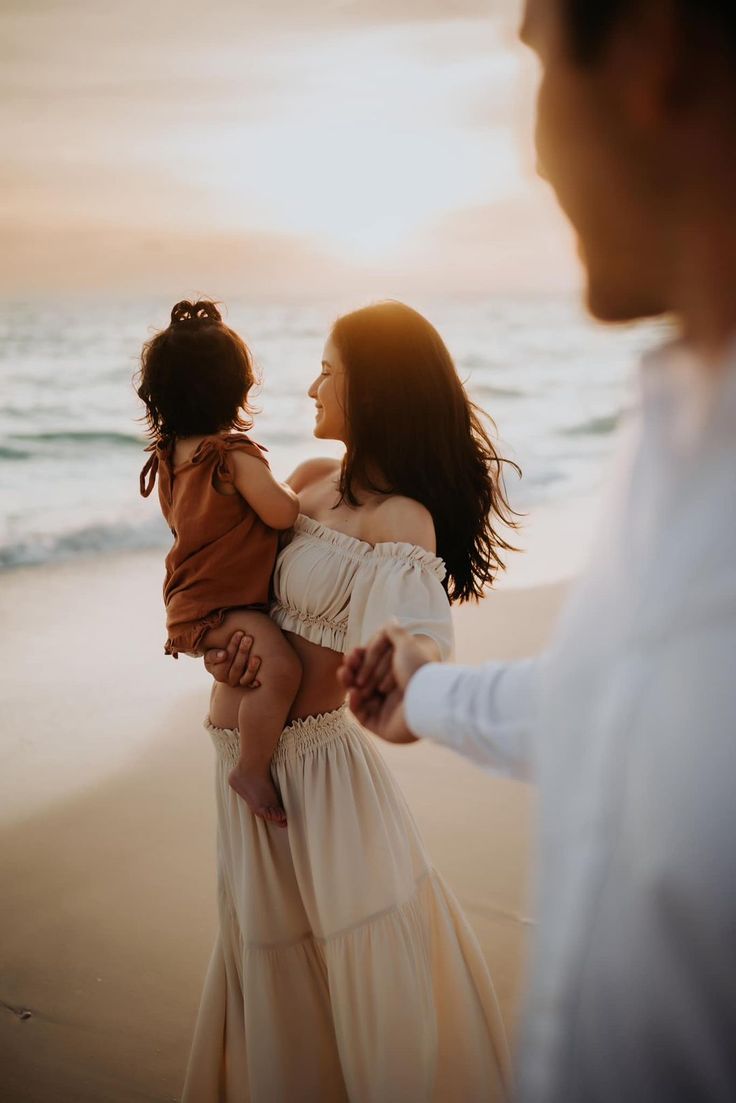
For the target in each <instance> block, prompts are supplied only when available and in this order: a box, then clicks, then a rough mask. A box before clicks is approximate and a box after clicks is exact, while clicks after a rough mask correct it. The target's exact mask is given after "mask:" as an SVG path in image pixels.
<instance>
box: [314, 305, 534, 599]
mask: <svg viewBox="0 0 736 1103" xmlns="http://www.w3.org/2000/svg"><path fill="white" fill-rule="evenodd" d="M332 339H333V340H334V342H335V344H336V345H337V348H338V350H339V352H340V355H341V357H342V360H343V363H344V365H345V372H346V390H345V393H346V417H347V426H348V432H347V436H348V443H347V452H346V455H345V458H344V461H343V466H342V472H341V478H340V493H341V501H343V500H344V501H347V502H349V503H350V504H351V505H358V504H359V502H358V492H359V491H360V490H369V491H374V492H377V493H384V494H401V495H404V496H406V497H408V498H413V499H415V500H416V501H418V502H421V503H422V505H424V506H426V508H427V509H428V510H429V512H430V513H431V515H432V519H433V521H434V526H435V532H436V536H437V554H438V555H439V556H440V557H441V558H442V559H443V560H444V561H445V564H446V566H447V578H446V580H445V585H446V588H447V593H448V597H449V599H450V601H458V602H462V601H469V600H471V599H476V600H477V599H478V598H480V597H481V596H482V595H483V590H484V588H485V587H486V586H489V585H491V584H492V583H493V580H494V578H495V577H496V575H497V574H498V572H499V571H500V570H503V569H504V563H503V560H502V558H501V556H502V553H503V552H506V551H515V550H516V549H515V548H514V547H513V545H512V544H509V543H508V541H507V540H506V538H505V537H504V536H503V535H501V532H500V531H499V525H502V526H504V527H505V528H507V529H510V528H511V529H513V528H516V527H517V523H516V522H515V520H514V517H515V514H514V511H513V510H512V508H511V506H510V505H509V502H508V499H507V496H506V490H505V487H504V479H503V472H504V465H505V464H510V465H511V467H513V468H514V469H515V470H516V471H517V473H518V474H519V475H520V474H521V471H520V470H519V468H518V466H517V465H516V464H515V463H513V462H512V461H510V460H505V459H503V458H502V457H501V456H499V454H498V452H497V451H496V449H495V447H494V445H493V443H492V441H491V438H490V436H489V434H488V432H487V431H486V429H485V428H484V426H483V418H484V414H483V412H482V411H481V410H480V409H479V408H478V407H477V406H476V405H475V404H474V403H473V402H471V401H470V399H469V398H468V396H467V394H466V393H465V388H464V387H463V385H462V383H461V381H460V378H459V377H458V374H457V371H456V369H455V365H454V364H453V361H452V357H451V356H450V353H449V352H448V350H447V347H446V346H445V343H444V341H443V340H442V338H441V337H440V335H439V333H438V332H437V330H436V329H435V328H434V326H432V325H431V324H430V323H429V322H428V321H427V319H426V318H424V317H422V315H421V314H419V313H417V311H416V310H412V309H411V307H408V306H405V305H404V304H403V303H399V302H383V303H376V304H375V305H373V306H367V307H364V308H363V309H362V310H356V311H353V312H352V313H351V314H345V315H343V317H341V318H339V319H338V320H337V322H336V323H335V325H334V327H333V329H332ZM488 420H489V421H490V423H491V425H492V426H493V428H494V429H495V425H493V422H492V421H491V419H490V418H489V419H488Z"/></svg>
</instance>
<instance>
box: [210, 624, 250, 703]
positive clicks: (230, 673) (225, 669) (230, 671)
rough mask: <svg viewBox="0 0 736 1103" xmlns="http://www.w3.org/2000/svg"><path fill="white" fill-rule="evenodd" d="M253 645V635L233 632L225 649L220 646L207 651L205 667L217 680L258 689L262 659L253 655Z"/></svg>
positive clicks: (226, 683)
mask: <svg viewBox="0 0 736 1103" xmlns="http://www.w3.org/2000/svg"><path fill="white" fill-rule="evenodd" d="M252 647H253V637H252V636H246V635H245V633H244V632H233V634H232V636H231V637H230V640H229V641H228V645H227V647H226V648H225V650H224V651H223V650H222V649H218V648H212V649H211V650H209V651H205V653H204V665H205V669H206V670H207V671H208V673H209V674H211V675H212V677H213V678H214V679H215V681H216V682H222V683H223V684H224V685H228V686H241V687H245V688H248V689H258V687H259V685H260V684H261V683H260V682H259V681H258V679H257V677H256V675H257V674H258V669H259V667H260V665H261V660H260V658H259V656H258V655H251V653H250V652H251V648H252Z"/></svg>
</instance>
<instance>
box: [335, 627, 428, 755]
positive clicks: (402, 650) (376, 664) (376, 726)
mask: <svg viewBox="0 0 736 1103" xmlns="http://www.w3.org/2000/svg"><path fill="white" fill-rule="evenodd" d="M437 657H438V656H437V648H436V644H435V643H434V641H433V640H429V639H418V638H417V637H416V636H412V635H410V633H409V632H407V631H406V629H404V628H400V627H399V625H398V624H389V625H387V626H386V628H384V629H382V630H381V631H380V632H378V633H377V634H376V635H375V636H374V637H373V639H372V640H371V641H370V643H369V644H368V646H367V647H357V648H355V650H354V651H351V653H350V654H349V655H346V656H345V659H344V661H343V664H342V666H341V667H340V670H339V675H338V676H339V678H340V681H341V683H342V684H343V685H344V686H345V688H346V690H347V691H348V703H349V705H350V708H351V711H352V712H353V714H354V715H355V717H356V718H357V720H358V721H359V722H360V723H361V724H362V725H363V726H364V727H366V728H368V730H369V731H372V732H373V733H374V734H375V735H378V736H380V737H381V739H386V740H387V741H388V742H389V743H414V742H416V738H417V737H416V736H415V735H414V734H413V732H411V731H410V729H409V726H408V725H407V723H406V716H405V713H404V691H405V690H406V687H407V686H408V684H409V681H410V680H411V678H412V676H413V675H414V674H415V673H416V672H417V670H419V668H420V667H421V666H424V665H425V663H429V662H433V661H435V660H436V659H437Z"/></svg>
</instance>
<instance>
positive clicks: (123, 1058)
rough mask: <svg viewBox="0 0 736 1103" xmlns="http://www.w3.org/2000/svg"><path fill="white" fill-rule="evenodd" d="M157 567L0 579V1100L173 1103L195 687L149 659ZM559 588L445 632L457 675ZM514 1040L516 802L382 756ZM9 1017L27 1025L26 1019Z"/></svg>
mask: <svg viewBox="0 0 736 1103" xmlns="http://www.w3.org/2000/svg"><path fill="white" fill-rule="evenodd" d="M162 570H163V565H162V562H161V557H160V555H159V553H157V552H150V551H143V552H138V553H130V552H127V553H124V554H121V555H118V556H115V557H100V558H96V559H95V560H90V561H88V562H86V563H84V564H82V563H78V562H77V563H74V562H72V563H67V564H59V565H56V566H54V567H49V568H46V569H45V570H42V571H39V570H38V569H37V568H19V569H18V570H17V571H13V572H12V573H11V574H10V575H5V576H4V577H1V578H0V616H2V617H3V623H4V626H5V628H6V636H5V638H6V641H10V640H12V645H11V646H9V647H8V648H7V655H6V658H5V662H4V664H3V667H2V673H1V674H0V710H2V716H3V721H4V722H3V730H4V739H3V742H2V746H1V747H0V777H2V783H0V796H1V797H2V802H1V808H2V818H3V822H2V824H1V825H0V832H1V834H2V838H1V840H0V923H1V924H2V929H3V932H4V938H3V945H2V948H1V949H0V975H1V976H2V977H3V981H2V990H1V991H0V1012H2V1014H0V1069H2V1070H3V1071H2V1073H0V1094H1V1095H2V1097H3V1099H4V1100H8V1103H16V1101H17V1103H130V1100H131V1099H140V1100H151V1101H157V1103H170V1101H172V1100H176V1099H177V1098H178V1095H179V1092H180V1090H181V1084H182V1078H183V1072H184V1066H185V1063H186V1057H187V1053H188V1048H189V1042H190V1038H191V1031H192V1028H193V1024H194V1017H195V1015H196V1011H197V1006H198V1001H199V995H200V991H201V985H202V981H203V978H204V972H205V968H206V965H207V960H208V957H209V953H210V950H211V945H212V941H213V939H214V933H215V924H216V886H215V864H214V835H215V818H214V802H213V799H212V748H211V745H210V742H209V740H208V739H207V736H206V734H205V732H204V730H203V728H202V726H201V721H202V719H203V716H204V713H205V711H206V701H207V692H208V684H209V678H208V676H207V674H206V672H205V671H204V670H203V668H202V667H201V664H200V663H197V662H194V661H190V662H187V661H186V660H184V659H182V660H180V662H178V663H173V662H172V661H171V660H170V659H168V658H167V657H166V656H164V655H163V653H162V652H163V624H162V619H163V618H162V616H161V610H160V607H159V605H160V584H161V578H162ZM565 589H566V587H565V586H564V585H559V584H558V585H551V586H543V587H537V588H526V589H522V588H514V587H513V586H509V587H506V588H504V587H501V588H499V589H498V590H497V591H494V592H493V593H492V594H491V595H490V596H489V597H488V598H487V599H486V600H485V601H484V602H482V603H481V604H480V605H478V606H464V607H462V608H460V609H458V610H457V611H456V613H455V623H456V630H457V656H456V658H457V661H459V662H475V663H478V662H482V661H483V660H485V659H490V658H508V659H510V658H515V657H518V656H521V655H525V654H533V653H534V652H535V651H537V650H538V649H539V648H540V647H541V646H543V644H544V642H545V640H546V639H547V638H548V635H549V633H550V631H551V627H552V624H553V622H554V619H555V617H556V614H557V611H558V609H559V607H560V604H561V603H562V601H563V599H564V594H565ZM380 749H381V752H382V753H383V754H384V757H385V758H386V760H387V761H388V763H389V765H390V767H391V769H392V771H393V773H394V775H395V776H396V778H397V780H398V783H399V785H400V787H401V788H402V790H403V792H404V794H405V796H406V798H407V800H408V802H409V805H410V807H411V809H412V812H413V814H414V816H415V818H416V820H417V822H418V824H419V827H420V829H421V831H422V833H423V835H424V839H425V842H426V844H427V848H428V850H429V853H430V855H431V856H432V859H433V861H434V863H435V865H436V866H437V868H438V869H439V871H440V873H441V875H442V876H443V877H444V878H445V880H446V881H447V882H448V883H449V885H450V887H451V888H452V889H453V891H454V892H455V893H456V895H457V896H458V898H459V900H460V902H461V904H462V905H463V907H464V908H465V910H466V912H467V915H468V918H469V920H470V922H471V925H472V926H473V928H474V930H475V932H476V935H477V937H478V938H479V941H480V944H481V947H482V949H483V952H484V954H485V956H486V959H487V961H488V963H489V967H490V969H491V973H492V976H493V979H494V984H495V987H496V991H497V995H498V998H499V1002H500V1005H501V1008H502V1012H503V1015H504V1019H505V1021H506V1023H507V1026H508V1028H509V1031H510V1032H511V1033H513V1028H514V1024H515V1022H516V1018H517V1014H518V1000H519V991H520V985H521V976H522V970H523V959H524V944H525V939H526V935H527V932H528V927H529V917H528V908H527V904H526V892H527V888H526V883H527V870H528V865H529V852H530V843H531V834H532V826H531V825H532V816H533V806H534V796H533V792H532V790H531V789H530V788H529V787H528V786H525V785H522V784H521V783H517V782H513V781H508V780H499V779H494V778H493V777H491V776H490V775H488V774H485V773H483V772H481V771H480V770H477V769H475V768H473V767H472V766H470V765H469V764H468V763H466V762H464V761H463V760H461V759H460V758H459V757H458V756H456V755H453V754H452V753H451V752H449V751H447V750H445V749H443V748H440V747H437V746H432V745H431V744H428V743H421V744H416V745H413V746H412V747H408V748H407V747H391V746H386V745H383V744H382V745H381V748H380ZM25 1012H30V1015H29V1016H25Z"/></svg>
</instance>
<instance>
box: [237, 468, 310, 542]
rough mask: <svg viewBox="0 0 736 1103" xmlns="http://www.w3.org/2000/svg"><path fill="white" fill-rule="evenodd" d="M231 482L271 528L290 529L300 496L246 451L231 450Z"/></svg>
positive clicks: (297, 511) (294, 519) (297, 510)
mask: <svg viewBox="0 0 736 1103" xmlns="http://www.w3.org/2000/svg"><path fill="white" fill-rule="evenodd" d="M231 461H232V467H233V484H234V486H235V489H236V490H237V491H238V493H239V494H240V495H241V496H242V497H243V498H245V500H246V502H247V503H248V505H250V506H251V507H252V508H253V510H254V511H255V512H256V513H257V514H258V516H259V517H260V518H261V520H262V521H263V523H264V524H266V525H268V526H269V527H270V528H272V529H289V528H291V526H292V525H293V524H294V522H295V521H296V519H297V515H298V513H299V499H298V497H297V496H296V494H295V493H294V491H293V490H292V489H291V487H290V486H286V485H285V484H284V483H280V482H278V481H277V480H276V479H275V478H274V477H273V475H272V474H271V471H270V470H269V468H268V467H267V466H266V464H265V463H263V462H262V461H261V460H258V459H256V458H255V457H254V456H249V455H248V454H247V453H245V452H238V451H235V450H233V452H232V454H231Z"/></svg>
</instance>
